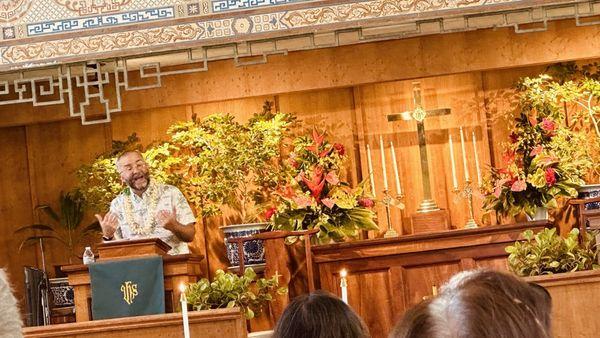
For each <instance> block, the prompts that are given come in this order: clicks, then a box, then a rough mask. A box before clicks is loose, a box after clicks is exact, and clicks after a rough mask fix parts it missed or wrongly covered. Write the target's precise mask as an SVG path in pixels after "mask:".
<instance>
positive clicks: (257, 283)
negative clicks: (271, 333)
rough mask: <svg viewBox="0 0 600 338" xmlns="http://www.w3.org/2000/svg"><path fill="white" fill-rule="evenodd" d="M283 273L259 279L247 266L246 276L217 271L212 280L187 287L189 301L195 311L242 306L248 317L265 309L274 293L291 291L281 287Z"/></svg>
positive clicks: (200, 281)
mask: <svg viewBox="0 0 600 338" xmlns="http://www.w3.org/2000/svg"><path fill="white" fill-rule="evenodd" d="M278 286H279V276H278V275H277V274H276V275H275V276H273V277H271V278H269V279H265V278H260V279H257V276H256V273H255V272H254V270H252V268H246V270H245V271H244V275H243V276H238V275H236V274H233V273H230V272H227V273H225V272H223V270H217V273H216V275H215V278H214V279H213V281H212V282H209V280H208V279H206V278H202V279H201V280H199V281H198V282H196V283H193V284H190V285H189V286H188V288H187V290H186V297H187V300H188V303H189V304H191V305H192V306H193V307H194V310H209V309H220V308H232V307H234V306H238V307H239V308H240V309H241V310H242V312H243V313H244V314H245V315H246V318H247V319H252V318H254V316H255V314H260V313H261V312H262V309H263V306H264V305H265V303H266V302H270V301H272V300H273V293H274V292H276V293H277V294H284V293H287V289H286V288H278Z"/></svg>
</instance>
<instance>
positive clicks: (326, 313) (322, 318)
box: [273, 291, 370, 338]
mask: <svg viewBox="0 0 600 338" xmlns="http://www.w3.org/2000/svg"><path fill="white" fill-rule="evenodd" d="M308 337H310V338H368V337H370V336H369V331H368V330H367V328H366V326H365V325H364V323H363V322H362V320H361V319H360V318H359V317H358V315H357V314H356V313H354V311H352V309H351V308H350V307H349V306H348V305H346V304H345V303H344V302H342V301H341V300H340V299H339V298H337V297H336V296H333V295H331V294H328V293H325V292H322V291H317V292H314V293H311V294H308V295H302V296H299V297H297V298H295V299H294V300H293V301H292V302H291V303H290V304H289V305H288V306H287V307H286V308H285V311H283V314H282V315H281V318H280V319H279V321H278V322H277V325H276V326H275V332H274V333H273V338H308Z"/></svg>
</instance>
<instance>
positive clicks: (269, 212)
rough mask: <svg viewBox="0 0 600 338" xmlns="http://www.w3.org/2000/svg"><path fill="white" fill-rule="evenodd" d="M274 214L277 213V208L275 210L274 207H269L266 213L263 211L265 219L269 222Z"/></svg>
mask: <svg viewBox="0 0 600 338" xmlns="http://www.w3.org/2000/svg"><path fill="white" fill-rule="evenodd" d="M276 212H277V208H275V207H271V208H269V209H267V211H265V219H266V220H270V219H271V217H273V215H274V214H275V213H276Z"/></svg>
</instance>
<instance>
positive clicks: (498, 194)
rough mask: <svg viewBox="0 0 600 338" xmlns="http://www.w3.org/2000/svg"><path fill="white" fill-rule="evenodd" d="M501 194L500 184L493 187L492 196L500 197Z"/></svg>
mask: <svg viewBox="0 0 600 338" xmlns="http://www.w3.org/2000/svg"><path fill="white" fill-rule="evenodd" d="M501 194H502V186H497V187H495V188H494V196H495V197H496V198H500V195H501Z"/></svg>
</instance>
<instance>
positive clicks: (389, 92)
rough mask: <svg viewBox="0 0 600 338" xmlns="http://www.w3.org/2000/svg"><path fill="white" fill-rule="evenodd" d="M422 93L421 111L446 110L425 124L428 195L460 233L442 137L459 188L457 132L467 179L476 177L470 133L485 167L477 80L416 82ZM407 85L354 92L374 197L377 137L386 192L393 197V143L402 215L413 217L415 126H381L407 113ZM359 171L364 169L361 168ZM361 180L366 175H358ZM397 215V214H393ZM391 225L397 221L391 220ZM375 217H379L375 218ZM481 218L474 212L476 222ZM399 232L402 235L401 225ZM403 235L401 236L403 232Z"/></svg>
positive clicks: (460, 205)
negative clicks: (462, 141) (381, 144)
mask: <svg viewBox="0 0 600 338" xmlns="http://www.w3.org/2000/svg"><path fill="white" fill-rule="evenodd" d="M419 81H420V82H421V88H422V97H423V106H424V108H425V109H436V108H450V109H451V114H450V115H448V116H438V117H436V116H433V117H428V118H426V120H425V131H426V140H427V151H428V158H429V171H430V181H431V190H432V196H433V197H434V198H435V199H436V202H437V203H438V206H440V207H441V208H446V209H448V210H449V211H450V215H451V216H450V218H451V220H452V224H453V225H454V226H455V227H457V228H462V227H463V226H464V223H465V222H466V219H467V216H468V211H467V210H468V209H467V205H466V203H465V201H464V200H462V199H460V198H458V197H457V196H456V195H455V194H454V193H453V192H452V175H451V168H450V167H451V166H450V155H449V147H448V133H452V135H453V139H454V146H455V147H454V153H455V159H456V173H457V178H458V183H459V186H462V185H463V184H464V183H463V182H464V171H463V166H462V153H461V151H460V137H459V133H458V128H459V127H460V126H463V127H464V130H465V149H466V151H467V159H468V165H469V173H470V175H471V177H472V178H473V177H476V171H475V161H474V153H473V145H472V141H471V132H472V131H475V132H476V137H477V142H476V143H477V149H478V154H479V155H480V156H479V160H480V164H481V165H482V166H484V165H486V164H487V163H489V159H488V157H487V156H485V154H486V153H487V143H486V142H485V140H484V139H483V138H482V135H483V132H482V130H483V126H482V125H484V123H485V121H482V120H480V117H481V114H480V111H481V110H480V107H481V100H482V97H481V96H480V93H481V86H480V83H481V81H480V79H479V77H478V74H477V73H468V74H459V75H449V76H441V77H432V78H424V79H419ZM412 82H413V81H395V82H385V83H378V84H373V85H365V86H361V87H360V92H361V100H362V102H361V106H362V110H363V111H364V114H365V116H366V118H364V119H363V121H365V122H364V132H365V139H366V140H368V141H367V142H368V143H369V144H370V145H371V146H372V156H373V170H374V172H375V186H376V189H377V190H378V195H381V191H382V189H383V177H382V169H381V155H380V147H379V136H380V135H381V136H383V137H384V143H385V144H384V146H385V147H386V163H387V166H386V170H387V175H388V185H389V187H390V189H391V190H392V193H394V194H395V193H396V189H395V185H394V178H393V169H392V164H391V155H390V151H389V142H390V141H392V142H394V145H395V147H396V156H397V158H398V162H399V163H398V166H399V171H400V176H401V177H400V181H401V184H402V189H403V191H404V194H405V204H406V213H405V214H406V216H407V217H409V216H410V214H413V213H415V212H416V210H417V208H418V206H419V204H420V202H421V200H422V198H423V191H422V182H421V165H420V157H419V150H418V138H417V132H416V122H415V121H395V122H387V117H386V116H387V115H389V114H393V113H400V112H403V111H408V110H412V109H414V108H413V103H412V100H413V98H412ZM363 170H366V167H365V166H364V165H363ZM364 175H367V173H366V171H365V172H363V176H364ZM398 214H399V213H398ZM393 216H394V218H393V223H394V225H396V224H397V223H398V222H399V218H398V217H399V216H398V215H394V214H393ZM380 217H381V216H380ZM480 217H481V213H480V212H478V214H477V215H476V219H477V218H480ZM404 223H405V227H404V229H405V230H408V228H407V225H408V224H407V223H408V222H406V221H405V222H404ZM406 232H407V231H405V233H406Z"/></svg>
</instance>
